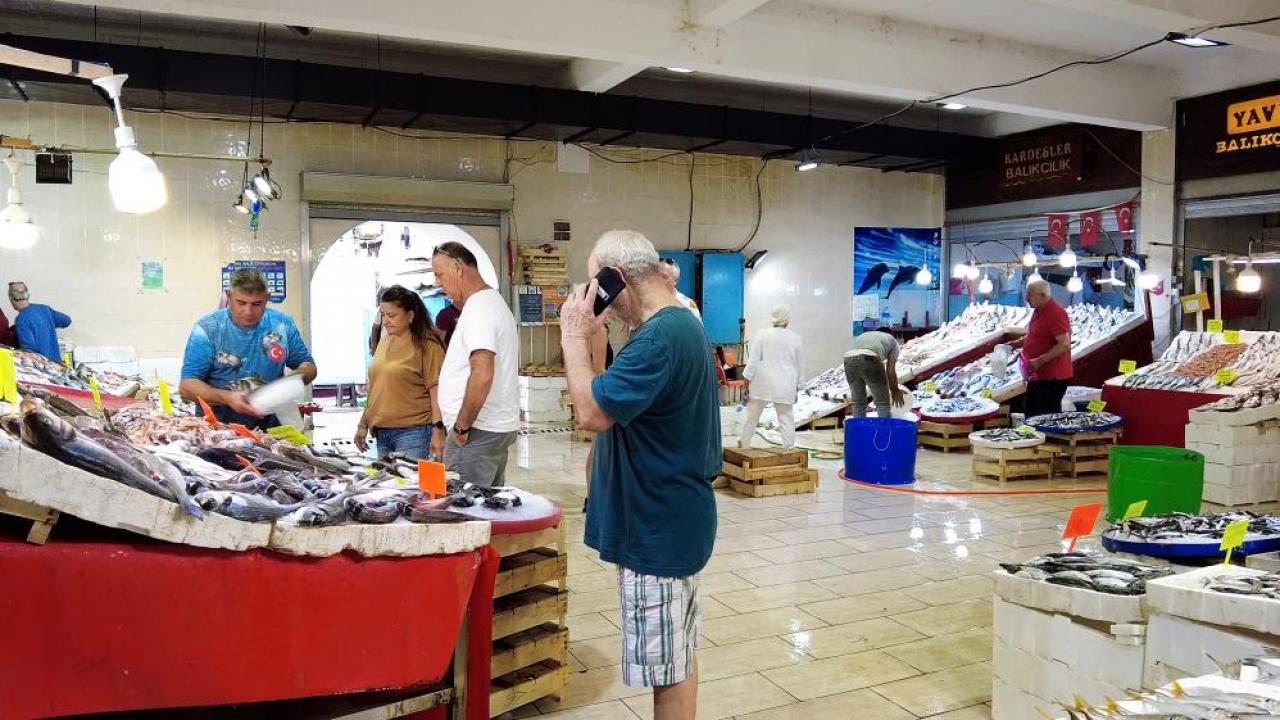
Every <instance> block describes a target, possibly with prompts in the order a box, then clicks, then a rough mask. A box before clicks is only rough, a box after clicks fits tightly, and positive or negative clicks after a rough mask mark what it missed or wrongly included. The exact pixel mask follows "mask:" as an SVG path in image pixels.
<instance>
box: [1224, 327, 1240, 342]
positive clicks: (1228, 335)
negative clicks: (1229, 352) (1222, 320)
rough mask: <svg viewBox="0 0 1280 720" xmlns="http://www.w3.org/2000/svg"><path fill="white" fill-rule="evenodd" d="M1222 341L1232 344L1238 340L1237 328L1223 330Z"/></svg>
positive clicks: (1238, 332)
mask: <svg viewBox="0 0 1280 720" xmlns="http://www.w3.org/2000/svg"><path fill="white" fill-rule="evenodd" d="M1222 342H1224V343H1230V344H1232V345H1234V344H1236V343H1238V342H1240V331H1239V330H1223V331H1222Z"/></svg>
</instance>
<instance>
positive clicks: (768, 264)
mask: <svg viewBox="0 0 1280 720" xmlns="http://www.w3.org/2000/svg"><path fill="white" fill-rule="evenodd" d="M127 96H128V91H127V90H126V97H125V100H126V104H127V100H128V97H127ZM128 115H129V117H128V121H129V122H130V123H131V124H133V126H134V128H135V129H136V131H137V135H138V138H139V142H140V146H141V148H142V149H143V150H144V151H146V150H164V151H170V152H191V153H209V154H231V153H240V152H243V149H244V145H245V139H246V133H247V128H246V126H245V124H244V123H243V122H225V121H216V120H194V119H187V118H184V117H179V116H175V115H158V114H144V113H132V112H131V113H129V114H128ZM111 127H112V120H111V116H110V113H109V112H108V111H107V109H106V108H105V107H104V108H96V107H84V106H79V105H61V104H52V103H21V102H15V101H0V134H4V135H16V136H30V137H31V138H32V139H33V140H34V141H36V142H37V143H41V144H56V145H66V146H83V147H93V148H108V147H111V145H112V136H111ZM253 142H254V154H255V155H256V154H257V144H258V137H257V132H256V131H255V133H254V140H253ZM265 147H266V153H265V154H266V155H267V156H268V157H270V158H271V159H272V160H273V161H274V164H273V165H272V167H271V174H272V176H273V177H274V178H275V179H276V180H277V181H279V182H280V184H281V185H282V186H283V190H284V199H282V200H280V201H277V202H275V203H273V204H272V205H271V209H270V210H269V211H268V212H266V213H264V214H263V216H262V226H261V229H260V231H259V233H258V235H257V236H256V237H255V236H254V235H253V233H252V232H251V231H250V230H249V228H248V221H247V218H246V216H244V215H240V214H238V213H236V212H234V211H233V210H232V208H231V202H232V201H233V199H234V198H235V193H236V188H237V187H238V186H239V184H240V181H241V167H240V166H239V165H238V164H236V163H218V162H207V161H197V160H173V159H161V160H160V166H161V169H162V170H163V171H164V172H165V175H166V177H167V178H168V181H169V194H170V201H169V204H168V205H166V206H165V207H164V208H163V209H161V210H160V211H158V212H156V213H153V214H151V215H145V216H137V217H135V216H126V215H122V214H120V213H119V212H117V211H116V210H115V209H114V208H113V207H112V206H111V203H110V198H109V197H108V193H107V188H106V169H107V166H108V164H109V162H110V159H111V157H110V156H105V155H102V156H100V155H86V154H78V155H76V156H75V169H76V175H75V183H74V184H73V185H71V186H55V185H41V186H36V185H35V181H34V171H33V170H31V169H28V170H27V171H25V172H24V173H23V175H22V177H21V179H20V185H21V187H22V189H23V195H24V200H25V202H26V204H27V207H28V209H29V210H30V211H31V213H32V216H33V218H34V221H35V222H36V224H37V225H39V226H40V227H41V229H42V237H41V242H40V244H39V245H38V246H37V247H36V248H34V249H32V250H30V251H25V252H12V251H8V252H6V251H0V282H7V281H8V280H11V279H25V280H26V281H27V282H28V284H29V285H30V286H31V289H32V293H33V296H34V298H35V299H36V300H37V301H41V302H47V303H49V304H51V305H54V306H55V307H57V308H59V309H60V310H63V311H65V312H67V313H69V314H70V315H71V316H72V317H73V319H74V321H75V322H74V325H73V326H72V329H71V330H70V332H69V333H68V336H69V337H70V338H71V339H72V340H73V341H74V342H76V343H78V344H83V345H130V346H134V347H136V348H137V349H138V352H139V355H140V356H143V357H148V356H166V355H170V356H171V355H176V354H178V353H180V352H181V348H182V345H183V343H184V341H185V339H186V336H187V333H188V331H189V329H190V326H191V323H192V321H193V320H194V319H195V318H196V317H197V316H198V315H200V314H201V313H203V312H207V311H208V310H211V309H213V308H215V307H216V306H217V300H218V291H219V275H218V269H219V268H220V267H221V266H222V265H223V264H225V263H226V262H227V261H230V260H235V259H283V260H286V261H287V263H288V272H289V294H288V299H287V300H286V302H285V304H284V308H283V309H284V310H285V311H287V312H291V313H294V314H300V311H301V308H302V297H303V293H304V292H305V291H306V288H305V287H304V286H303V282H302V271H301V266H300V265H299V260H300V258H301V252H300V246H301V222H302V218H301V210H300V206H299V204H298V200H297V194H298V183H299V175H300V173H301V172H303V171H304V170H306V171H328V172H348V173H361V174H373V175H394V176H416V177H429V178H433V179H469V180H478V181H487V182H499V181H501V180H502V179H503V166H504V161H505V158H506V153H507V145H506V142H505V141H504V140H501V139H493V138H482V137H469V136H463V137H444V138H439V137H437V138H407V137H399V136H396V135H392V134H389V133H386V132H382V131H379V130H376V129H363V128H359V127H355V126H349V125H328V124H305V125H304V124H287V125H286V124H269V125H268V126H267V128H266V144H265ZM601 152H605V153H607V154H609V155H611V156H616V157H627V158H630V159H634V158H640V157H657V156H659V155H663V154H666V153H665V152H659V151H653V152H649V151H637V150H626V149H602V150H601ZM511 153H512V156H513V157H514V158H516V159H517V160H516V161H515V162H513V163H512V165H511V182H512V183H513V184H514V185H515V188H516V209H515V213H514V215H515V217H514V223H513V227H514V229H515V232H516V235H517V237H518V238H519V239H522V240H536V239H548V238H549V237H550V234H551V222H552V221H553V220H561V219H566V220H570V221H571V222H572V223H573V236H574V245H575V249H574V253H573V256H572V263H571V271H572V272H573V273H574V274H575V275H576V276H577V277H581V276H582V275H583V274H585V268H586V258H587V254H588V252H589V250H590V245H591V243H592V242H593V241H594V239H595V238H596V237H597V236H598V235H599V234H600V233H601V232H603V231H605V230H609V229H611V228H631V229H636V230H640V231H642V232H644V233H645V234H646V235H648V236H649V238H650V239H652V240H653V241H654V243H655V244H657V245H658V246H659V247H660V248H683V247H684V245H685V242H686V233H687V226H686V223H687V220H688V207H689V185H688V174H687V173H688V164H687V163H688V159H687V157H685V156H678V157H671V158H667V159H664V160H662V161H659V162H647V163H633V164H615V163H610V162H607V161H605V160H602V159H599V158H597V157H592V158H591V165H590V172H589V173H586V174H569V173H561V172H559V171H558V170H557V169H556V164H555V153H556V148H555V146H554V145H552V144H548V143H539V142H516V143H512V145H511ZM23 159H24V160H26V161H27V162H32V160H31V156H30V154H29V153H28V154H26V155H25V156H24V158H23ZM758 168H759V161H757V160H752V159H748V158H740V157H735V156H719V155H699V156H698V157H697V164H696V165H695V170H694V178H693V186H694V194H695V210H694V223H693V231H692V242H693V247H695V248H735V247H737V246H739V245H741V244H742V243H743V242H744V241H745V240H746V238H747V236H748V235H749V234H750V231H751V228H752V225H753V224H754V222H755V207H756V205H755V184H754V182H753V178H754V176H755V172H756V170H757V169H758ZM251 172H252V170H251ZM761 184H762V191H763V198H764V208H765V210H764V217H763V221H762V223H761V226H760V231H759V233H758V235H757V237H756V239H755V240H754V242H753V243H752V244H751V246H750V247H749V248H747V251H748V252H750V251H753V250H756V249H764V248H767V249H768V250H769V251H770V252H769V256H768V258H767V259H766V260H765V261H763V262H762V263H761V265H760V267H759V269H757V270H756V271H754V272H750V273H748V280H747V307H746V317H747V332H748V335H750V334H751V333H753V332H754V331H755V330H756V329H758V328H759V327H762V326H763V325H764V324H765V323H767V322H768V314H769V310H770V308H771V307H772V306H773V305H774V304H775V303H777V302H786V303H788V304H790V305H791V311H792V318H793V327H794V329H796V330H797V331H798V332H800V333H801V335H802V336H803V337H804V338H805V340H806V345H807V347H806V353H805V356H806V358H805V359H806V361H805V365H806V371H807V372H814V371H817V370H819V369H821V368H825V367H828V366H830V365H831V364H833V363H834V362H835V358H837V357H838V356H839V355H840V353H841V352H843V349H844V346H845V345H846V344H847V343H848V340H849V337H848V336H849V327H850V324H851V321H852V312H851V301H850V298H851V294H852V290H851V288H850V285H851V283H852V257H851V251H852V245H853V240H852V236H853V228H854V227H855V226H857V225H870V226H875V225H888V226H893V225H898V226H915V227H929V226H936V225H939V224H940V223H941V221H942V214H943V180H942V179H941V178H939V177H937V176H934V175H928V174H904V173H881V172H879V171H877V170H861V169H852V168H839V169H838V168H830V167H823V168H820V169H818V170H815V171H813V172H809V173H796V172H795V171H794V170H793V169H792V166H791V164H790V163H788V162H783V161H779V162H775V163H772V164H771V165H770V166H769V168H768V170H766V172H765V173H764V175H763V176H762V178H761ZM144 260H161V261H163V262H164V269H165V290H164V291H152V292H146V293H144V292H143V291H141V290H140V289H139V287H140V276H141V270H140V263H141V262H142V261H144Z"/></svg>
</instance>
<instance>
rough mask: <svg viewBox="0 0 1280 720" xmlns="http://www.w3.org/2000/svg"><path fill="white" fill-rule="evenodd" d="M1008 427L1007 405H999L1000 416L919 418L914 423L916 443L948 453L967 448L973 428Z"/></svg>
mask: <svg viewBox="0 0 1280 720" xmlns="http://www.w3.org/2000/svg"><path fill="white" fill-rule="evenodd" d="M1004 427H1009V407H1008V406H1007V405H1005V406H1001V408H1000V416H999V417H994V418H991V419H990V420H978V421H976V422H939V421H936V420H921V421H920V422H918V423H916V444H917V445H919V446H920V447H927V448H933V449H935V450H941V451H942V452H944V453H949V452H951V451H952V450H968V449H969V448H970V446H972V443H970V442H969V433H971V432H974V431H975V430H991V429H994V428H1004Z"/></svg>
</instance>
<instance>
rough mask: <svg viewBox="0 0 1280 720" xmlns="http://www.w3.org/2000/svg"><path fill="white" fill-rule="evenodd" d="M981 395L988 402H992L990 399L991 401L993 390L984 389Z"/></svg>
mask: <svg viewBox="0 0 1280 720" xmlns="http://www.w3.org/2000/svg"><path fill="white" fill-rule="evenodd" d="M979 394H980V395H982V397H984V398H987V399H988V400H990V399H991V388H982V392H981V393H979Z"/></svg>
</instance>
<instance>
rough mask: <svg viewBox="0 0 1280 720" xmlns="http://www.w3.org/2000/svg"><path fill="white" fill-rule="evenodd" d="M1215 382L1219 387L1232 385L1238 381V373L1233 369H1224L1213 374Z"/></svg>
mask: <svg viewBox="0 0 1280 720" xmlns="http://www.w3.org/2000/svg"><path fill="white" fill-rule="evenodd" d="M1213 381H1214V382H1216V383H1218V384H1219V385H1230V384H1231V383H1233V382H1235V381H1236V371H1235V370H1232V369H1231V368H1222V369H1221V370H1219V371H1218V372H1216V373H1214V374H1213Z"/></svg>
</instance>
